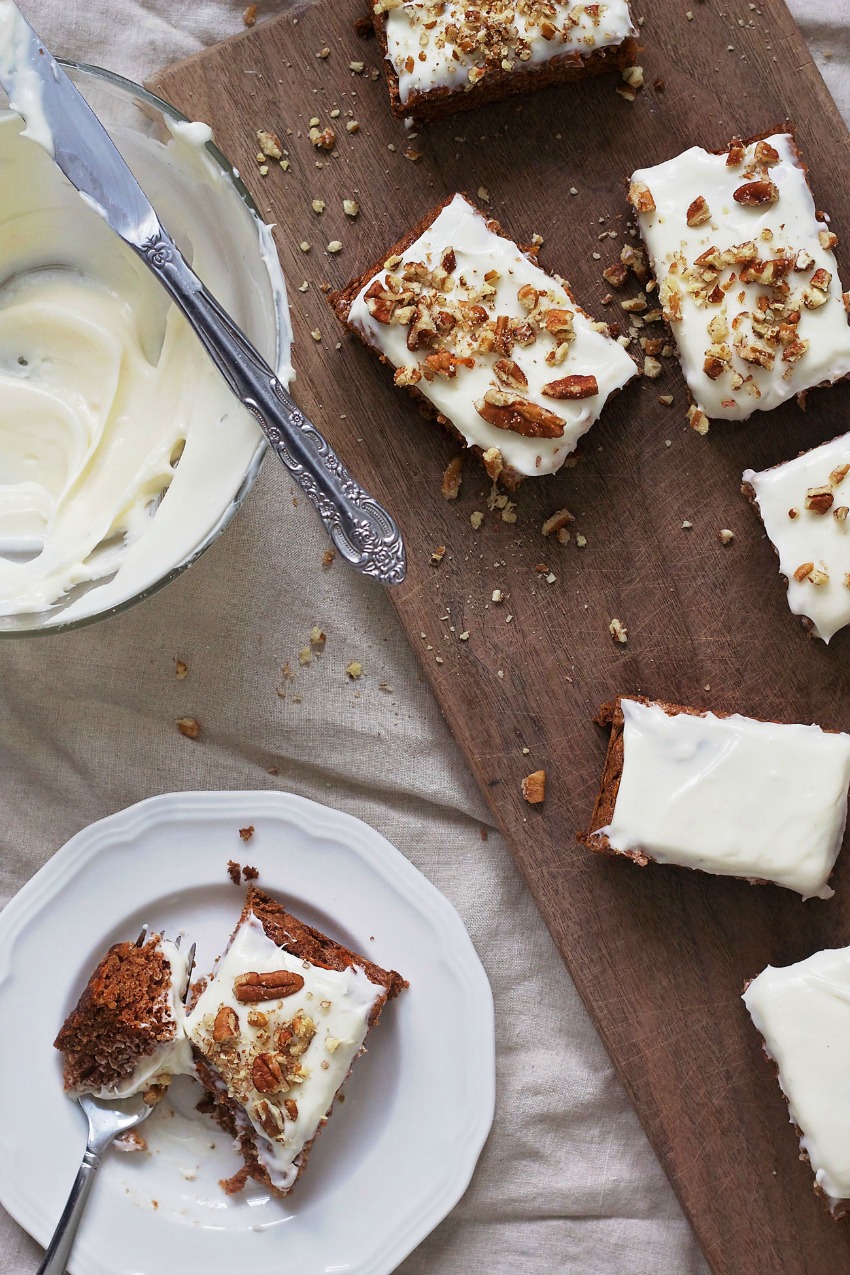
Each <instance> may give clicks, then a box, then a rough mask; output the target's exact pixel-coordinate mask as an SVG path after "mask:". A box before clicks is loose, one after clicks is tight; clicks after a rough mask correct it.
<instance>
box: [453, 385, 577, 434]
mask: <svg viewBox="0 0 850 1275" xmlns="http://www.w3.org/2000/svg"><path fill="white" fill-rule="evenodd" d="M494 400H495V401H494ZM503 400H505V401H503ZM475 410H476V412H477V413H478V415H479V416H480V417H482V418H483V419H484V420H485V421H487V422H488V424H490V425H495V427H496V429H505V430H510V432H511V433H513V434H521V435H522V436H523V438H560V437H561V435H562V434H563V432H564V424H565V422H564V421H562V420H561V418H560V416H556V415H555V413H554V412H549V411H547V410H546V408H545V407H538V405H537V404H536V403H530V402H529V401H528V399H523V398H513V399H512V398H511V397H510V395H508V394H504V393H501V392H500V391H498V390H488V391H487V394H486V395H485V397H484V398H480V399H478V401H477V402H476V404H475Z"/></svg>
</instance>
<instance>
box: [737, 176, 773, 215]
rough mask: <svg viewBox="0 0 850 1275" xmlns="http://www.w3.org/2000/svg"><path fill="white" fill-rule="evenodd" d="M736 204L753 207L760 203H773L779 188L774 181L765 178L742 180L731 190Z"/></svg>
mask: <svg viewBox="0 0 850 1275" xmlns="http://www.w3.org/2000/svg"><path fill="white" fill-rule="evenodd" d="M732 198H733V199H734V200H735V203H736V204H745V205H746V206H747V207H750V208H755V207H757V206H758V205H761V204H775V203H776V201H777V199H778V198H779V188H778V186H776V185H775V183H774V182H772V181H769V180H768V179H767V178H765V179H764V180H762V181H755V182H744V185H743V186H739V187H738V189H737V190H735V191H733V192H732Z"/></svg>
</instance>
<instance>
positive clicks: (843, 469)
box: [829, 465, 850, 487]
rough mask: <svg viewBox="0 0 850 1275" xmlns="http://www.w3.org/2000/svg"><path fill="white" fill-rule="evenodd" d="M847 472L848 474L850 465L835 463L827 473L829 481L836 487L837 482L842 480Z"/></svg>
mask: <svg viewBox="0 0 850 1275" xmlns="http://www.w3.org/2000/svg"><path fill="white" fill-rule="evenodd" d="M848 474H850V465H837V466H836V467H835V469H833V471H832V473H831V474H830V475H829V481H830V482H831V483H832V485H833V486H834V487H837V486H838V485H839V483H843V482H844V479H845V478H846V477H847V475H848Z"/></svg>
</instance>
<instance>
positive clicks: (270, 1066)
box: [251, 1054, 289, 1093]
mask: <svg viewBox="0 0 850 1275" xmlns="http://www.w3.org/2000/svg"><path fill="white" fill-rule="evenodd" d="M251 1081H252V1083H253V1086H254V1088H255V1089H256V1090H257V1091H258V1092H259V1093H278V1092H279V1090H281V1089H288V1088H289V1085H288V1084H287V1082H286V1076H285V1074H284V1070H283V1068H282V1067H281V1065H280V1060H279V1058H278V1055H277V1054H257V1057H256V1058H255V1059H254V1061H253V1063H252V1064H251Z"/></svg>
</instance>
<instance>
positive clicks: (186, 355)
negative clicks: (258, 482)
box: [0, 10, 288, 625]
mask: <svg viewBox="0 0 850 1275" xmlns="http://www.w3.org/2000/svg"><path fill="white" fill-rule="evenodd" d="M4 12H5V11H4V10H0V17H3V16H4ZM172 131H173V134H174V135H173V137H172V138H171V139H170V140H169V141H168V143H167V144H163V143H160V142H156V141H152V140H150V139H145V138H142V137H140V136H139V135H138V134H136V133H131V132H130V131H129V130H117V131H116V134H115V140H116V142H117V143H118V145H119V149H121V150H122V152H123V153H124V156H125V159H127V160H128V162H129V163H130V166H131V167H132V168H133V170H134V172H135V174H136V176H137V177H138V179H139V180H140V183H141V185H142V186H143V187H144V188H145V189H146V191H147V193H148V194H149V196H150V197H151V198H152V202H153V203H154V205H155V206H156V207H157V210H158V211H159V212H160V214H161V216H162V218H163V221H164V223H165V224H166V225H167V226H168V227H169V229H170V230H171V231H172V233H173V234H174V235H175V236H176V238H177V240H178V242H180V243H181V245H182V246H183V248H184V250H185V251H186V253H187V255H188V256H189V258H190V260H193V264H194V267H195V269H196V271H197V272H198V273H199V274H200V276H201V277H202V278H203V279H204V281H205V282H206V283H207V285H208V286H209V287H210V289H211V290H212V291H213V293H215V295H216V296H217V297H218V298H219V300H220V301H221V302H222V304H223V305H224V306H225V308H226V309H228V310H229V311H230V312H231V313H233V314H234V317H235V318H236V319H237V320H238V321H240V322H241V323H243V325H244V326H245V327H246V328H247V329H248V331H249V334H250V335H252V336H254V338H255V339H256V340H257V341H258V342H259V344H260V345H261V347H263V350H262V352H263V353H264V354H265V355H266V356H267V357H269V358H270V359H272V360H274V358H275V350H274V348H273V347H274V333H275V324H276V319H277V316H278V315H279V314H282V307H283V304H284V302H283V298H284V295H285V294H284V290H283V282H282V277H281V275H280V269H279V266H278V263H277V257H276V254H275V253H274V250H273V248H272V247H271V245H270V240H269V234H268V230H267V228H266V227H262V226H261V224H260V223H259V221H258V220H257V219H256V218H255V217H254V216H253V215H252V214H251V213H250V212H249V210H248V209H247V207H246V206H245V205H244V204H243V202H242V200H241V199H240V198H239V196H238V194H237V193H236V191H235V190H234V189H233V187H232V186H231V184H230V182H229V180H228V179H227V178H226V177H225V175H224V174H223V173H222V171H221V170H220V169H219V168H218V166H217V165H216V164H215V163H214V162H213V160H212V158H211V156H210V155H209V154H208V153H207V152H206V150H205V145H206V142H207V141H208V140H209V139H210V136H211V134H210V132H209V130H208V129H206V128H205V126H202V125H200V126H199V125H193V126H181V125H178V124H175V125H173V127H172ZM237 258H238V259H239V260H240V267H239V270H234V269H233V268H232V263H233V261H234V260H235V259H237ZM284 323H285V320H284ZM284 340H286V337H285V336H284ZM282 374H283V376H284V378H285V377H286V376H287V375H288V369H282ZM260 455H261V441H260V437H259V435H258V432H257V429H256V425H255V424H254V422H253V420H252V418H251V417H250V415H249V414H248V412H247V411H246V410H245V409H244V408H243V407H242V406H241V404H239V403H238V402H237V401H236V399H235V398H234V397H233V395H232V394H231V392H230V390H229V389H228V387H227V386H226V384H225V382H224V381H223V380H222V378H221V377H220V375H219V373H218V372H217V370H216V369H215V367H214V366H213V365H212V363H211V362H210V360H209V357H208V356H207V354H206V353H205V352H204V350H203V348H202V346H201V345H200V343H199V342H198V340H197V338H196V337H195V335H194V333H193V332H192V331H191V329H190V328H189V326H188V324H187V323H186V321H185V320H184V319H183V317H182V316H181V315H180V314H179V313H178V312H177V311H176V309H175V308H174V307H173V306H171V304H170V302H169V301H168V299H167V297H166V295H165V293H164V291H163V290H162V288H161V287H160V286H159V284H157V282H156V280H155V279H154V278H153V277H152V276H151V275H150V274H149V272H148V271H147V269H146V268H145V267H144V265H143V264H142V263H141V262H140V261H139V260H138V259H137V258H136V257H135V255H134V254H133V253H132V252H131V250H130V249H129V248H128V247H127V246H126V245H125V244H123V243H122V242H121V241H120V240H119V239H118V238H117V236H116V235H114V234H113V232H112V231H111V230H110V229H109V227H108V226H107V225H106V224H105V223H104V221H103V220H102V219H101V218H100V217H99V216H98V215H97V213H96V212H95V211H93V209H92V208H91V207H89V206H87V205H86V203H85V202H84V201H83V200H82V199H80V197H79V195H78V194H77V192H76V191H75V190H74V189H73V188H72V187H71V186H70V184H69V183H68V182H67V181H66V180H65V178H64V177H63V176H62V175H61V174H60V173H59V171H58V170H57V169H56V168H55V166H54V165H53V163H52V162H51V160H50V158H49V156H48V154H46V153H45V152H44V150H43V149H42V148H41V146H37V145H35V144H34V143H33V142H32V141H31V140H29V139H28V138H26V137H24V136H23V135H22V124H21V120H20V119H19V118H18V117H17V116H15V115H13V114H11V113H0V624H2V617H3V616H6V617H13V616H22V615H27V614H30V613H38V614H40V615H41V616H42V617H44V618H43V623H46V624H47V625H50V624H52V623H65V622H68V621H71V620H76V619H80V618H85V617H87V616H90V615H93V614H97V613H99V612H102V611H104V610H107V609H110V608H112V607H115V606H118V605H120V604H121V603H123V602H125V601H127V600H128V599H129V598H132V597H134V596H136V595H137V594H139V593H140V592H143V591H144V590H146V589H148V588H151V587H153V586H154V585H155V584H157V583H158V582H159V581H160V580H161V579H162V578H163V577H164V576H165V575H167V574H168V572H169V571H171V570H172V569H174V568H176V567H177V566H178V565H180V564H182V563H184V562H185V561H187V560H191V558H192V555H193V554H194V553H196V552H197V551H198V549H199V548H200V547H201V546H202V545H203V543H204V542H205V541H206V540H207V538H208V537H209V536H210V535H211V534H212V533H213V532H214V531H215V529H216V528H217V527H218V526H219V525H220V524H221V523H222V522H223V521H225V520H226V519H227V517H228V516H229V514H230V513H231V512H232V509H233V503H234V498H235V497H236V496H237V494H238V492H239V490H240V487H241V486H242V484H243V482H244V481H245V478H246V474H250V473H252V472H253V471H254V470H255V469H256V465H257V464H258V463H259V457H260ZM45 613H46V615H45Z"/></svg>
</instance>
